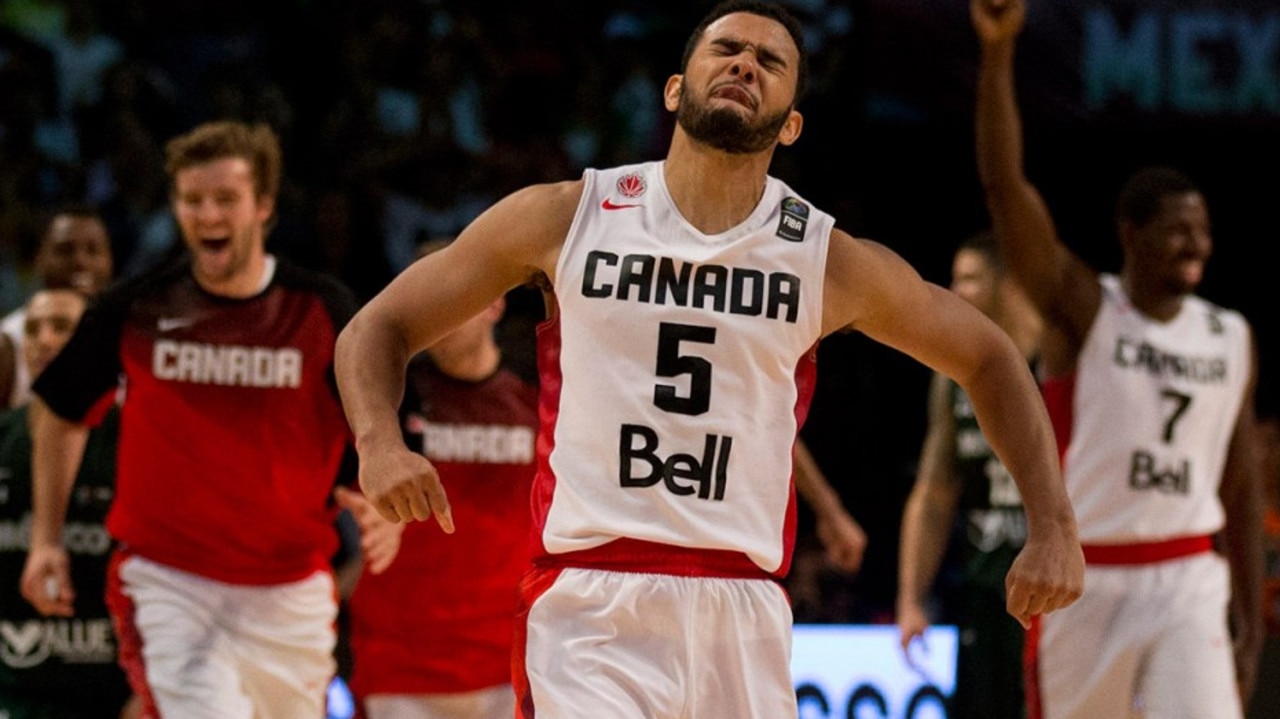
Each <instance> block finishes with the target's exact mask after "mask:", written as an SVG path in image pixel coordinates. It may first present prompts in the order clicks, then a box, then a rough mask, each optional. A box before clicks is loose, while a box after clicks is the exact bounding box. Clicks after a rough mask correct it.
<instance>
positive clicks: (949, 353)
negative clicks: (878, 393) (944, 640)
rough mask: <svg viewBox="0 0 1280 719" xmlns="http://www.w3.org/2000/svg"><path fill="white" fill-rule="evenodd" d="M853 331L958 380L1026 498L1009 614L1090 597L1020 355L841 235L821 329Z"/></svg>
mask: <svg viewBox="0 0 1280 719" xmlns="http://www.w3.org/2000/svg"><path fill="white" fill-rule="evenodd" d="M844 327H849V328H852V329H855V330H858V331H860V332H862V333H864V334H866V335H867V336H868V337H870V338H871V339H873V340H876V341H877V342H880V343H882V344H885V345H887V346H889V347H892V348H894V349H896V350H898V351H899V352H903V353H905V354H906V355H908V356H909V357H912V358H914V359H915V360H916V361H918V362H922V363H923V364H925V365H926V366H928V367H930V368H931V369H933V370H935V371H937V372H940V373H942V374H944V375H946V376H947V377H950V378H951V379H953V380H955V381H956V383H957V384H959V385H960V387H961V388H962V389H964V391H965V394H967V395H968V396H969V399H970V401H971V402H972V405H973V409H974V414H975V416H976V418H977V420H978V424H979V426H980V427H981V429H982V432H983V434H984V435H986V437H987V439H988V441H989V443H990V445H991V448H992V450H993V451H995V453H996V456H997V457H998V458H999V459H1000V461H1001V463H1003V464H1004V466H1005V467H1006V468H1007V469H1008V470H1009V473H1010V474H1011V475H1012V476H1013V478H1014V482H1015V483H1016V484H1017V486H1018V491H1019V492H1020V493H1021V495H1022V499H1023V506H1024V508H1025V511H1026V516H1027V530H1028V534H1027V541H1026V544H1025V545H1024V546H1023V548H1022V551H1021V552H1019V554H1018V557H1017V558H1016V559H1015V560H1014V563H1013V567H1012V568H1011V569H1010V570H1009V574H1008V578H1007V580H1006V590H1007V597H1006V603H1007V606H1008V610H1009V613H1010V614H1012V615H1013V616H1014V617H1015V618H1017V619H1018V620H1019V621H1020V622H1021V623H1022V624H1023V625H1024V626H1026V625H1028V624H1029V623H1030V619H1031V617H1032V616H1034V615H1037V614H1043V613H1045V612H1050V611H1053V610H1055V609H1059V608H1061V607H1065V606H1067V605H1068V604H1071V603H1072V602H1074V601H1075V600H1076V599H1078V598H1079V597H1080V594H1081V593H1082V592H1083V591H1084V554H1083V552H1082V551H1081V549H1080V542H1079V538H1078V534H1077V530H1076V519H1075V512H1074V510H1073V509H1072V507H1071V502H1070V500H1069V499H1068V498H1067V492H1066V487H1065V486H1064V484H1063V481H1062V472H1061V469H1060V467H1059V466H1058V450H1057V442H1056V440H1055V438H1054V434H1053V429H1052V426H1051V424H1050V422H1049V413H1048V410H1047V409H1046V408H1045V406H1044V400H1043V399H1042V398H1041V396H1040V391H1039V389H1038V388H1037V387H1036V383H1035V378H1034V377H1033V376H1032V375H1031V370H1030V368H1029V367H1028V366H1027V362H1026V359H1025V358H1024V357H1023V356H1022V352H1021V351H1020V350H1018V348H1017V347H1016V346H1015V345H1014V344H1013V341H1012V340H1011V339H1010V338H1009V336H1008V335H1007V334H1005V333H1004V331H1003V330H1001V329H1000V328H999V326H997V325H996V324H995V322H993V321H992V320H991V319H989V318H988V317H987V316H986V315H984V314H982V312H980V311H979V310H978V309H976V308H975V307H974V306H973V305H971V304H969V303H968V302H966V301H964V300H963V299H961V298H960V297H959V296H958V295H956V294H955V293H953V292H949V291H948V290H946V289H945V288H943V287H940V286H938V285H936V284H934V283H930V282H926V281H925V280H924V279H923V278H921V277H920V275H919V274H918V273H917V272H916V271H915V270H914V269H913V268H912V267H911V266H910V265H909V264H907V262H906V261H905V260H903V259H902V258H901V257H900V256H898V255H897V254H896V253H894V252H893V251H891V250H889V249H888V248H887V247H884V246H883V245H879V244H877V243H875V242H871V241H868V240H859V239H855V238H853V237H850V236H849V235H848V234H846V233H844V232H841V231H839V230H835V231H833V232H832V236H831V245H830V249H829V251H828V255H827V267H826V274H825V283H824V293H823V329H824V331H827V332H832V331H836V330H838V329H841V328H844Z"/></svg>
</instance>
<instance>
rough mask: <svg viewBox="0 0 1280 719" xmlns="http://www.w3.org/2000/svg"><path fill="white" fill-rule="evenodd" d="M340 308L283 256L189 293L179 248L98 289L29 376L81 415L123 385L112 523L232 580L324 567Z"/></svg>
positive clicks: (132, 544)
mask: <svg viewBox="0 0 1280 719" xmlns="http://www.w3.org/2000/svg"><path fill="white" fill-rule="evenodd" d="M355 307H356V302H355V298H354V296H353V295H352V294H351V293H350V292H349V291H348V290H347V289H346V288H344V287H342V286H341V285H340V284H338V283H337V282H336V281H334V280H332V279H330V278H327V277H324V276H320V275H316V274H312V273H310V272H307V271H304V270H301V269H299V268H296V267H293V266H291V265H288V264H287V263H285V262H283V261H281V262H279V263H278V264H277V266H276V268H275V272H274V275H273V277H272V279H271V281H270V283H269V284H268V285H267V287H266V288H265V289H264V290H263V291H262V292H261V293H259V294H258V295H256V296H254V297H250V298H247V299H229V298H226V297H219V296H215V295H211V294H209V293H207V292H205V291H204V290H202V289H201V288H200V287H199V285H198V284H196V282H195V280H194V278H193V277H192V275H191V271H190V267H189V264H188V263H187V262H186V261H185V260H184V261H181V262H178V263H175V264H172V265H169V266H166V267H163V268H160V269H157V270H155V271H153V272H152V273H149V274H146V275H143V276H141V277H139V278H136V279H133V280H129V281H127V282H126V283H124V284H122V285H119V286H116V287H113V288H112V289H110V290H108V291H107V292H106V293H104V294H103V295H101V296H100V297H99V298H98V299H97V300H96V301H95V302H94V303H93V304H92V306H91V307H90V308H89V309H88V310H87V311H86V312H85V315H84V317H83V318H82V320H81V322H80V324H79V326H78V327H77V329H76V332H75V334H74V335H73V336H72V338H71V340H70V342H68V344H67V346H66V347H65V348H64V349H63V351H62V352H60V353H59V355H58V357H57V359H56V360H55V361H54V362H53V363H52V364H50V365H49V367H48V368H47V369H46V370H45V371H44V372H43V373H42V374H41V376H40V378H39V379H38V381H37V382H36V383H35V385H34V388H33V389H34V390H35V392H36V393H37V394H39V395H40V397H41V398H43V399H44V401H45V402H47V403H48V404H49V406H50V407H51V408H52V409H53V410H54V411H55V412H57V413H58V414H59V415H61V416H63V417H65V418H68V419H72V420H76V421H85V422H89V423H93V422H94V421H96V419H97V411H98V408H99V407H102V406H105V405H106V404H107V402H106V400H109V399H111V398H113V397H114V396H115V395H116V394H117V392H118V389H119V388H120V387H123V402H122V405H121V411H120V441H119V450H118V461H117V467H118V469H117V489H116V498H115V502H114V503H113V505H112V507H111V512H110V514H109V515H108V517H107V529H108V530H109V531H110V532H111V534H112V536H114V537H115V538H116V539H118V540H119V541H120V542H122V543H124V544H125V545H127V546H128V547H129V548H130V549H131V550H132V551H133V552H135V553H137V554H139V555H141V556H144V557H147V558H148V559H151V560H153V561H156V562H159V563H162V564H165V565H168V566H170V567H174V568H177V569H181V570H184V571H188V572H192V573H195V574H199V575H202V576H206V577H209V578H212V579H216V580H219V581H224V582H230V583H234V584H252V585H263V584H276V583H283V582H288V581H294V580H297V579H301V578H302V577H305V576H307V575H308V574H310V573H312V572H314V571H316V570H317V569H322V568H325V567H328V566H329V559H330V557H331V556H332V554H333V553H334V551H335V550H336V548H337V544H338V540H337V534H336V532H335V529H334V525H333V519H334V508H333V505H332V503H331V501H330V495H331V491H332V489H333V486H334V483H335V481H337V480H338V479H339V471H340V467H341V466H342V460H343V456H344V453H345V452H348V451H349V448H350V442H349V430H348V428H347V425H346V421H345V418H344V416H343V413H342V409H341V405H340V403H339V400H338V394H337V389H336V385H335V383H334V379H333V347H334V341H335V339H336V338H337V333H338V331H339V330H340V328H341V327H342V326H343V325H344V324H345V323H346V321H347V320H348V319H349V318H350V317H351V315H352V314H353V313H354V310H355Z"/></svg>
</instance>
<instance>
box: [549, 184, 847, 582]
mask: <svg viewBox="0 0 1280 719" xmlns="http://www.w3.org/2000/svg"><path fill="white" fill-rule="evenodd" d="M832 225H833V221H832V219H831V217H830V216H828V215H826V214H824V213H822V212H820V211H818V210H816V209H814V208H813V207H812V206H811V205H809V204H808V203H806V202H805V201H803V200H802V199H800V198H799V197H798V196H797V195H795V194H794V193H793V192H792V191H791V190H790V189H789V188H788V187H787V186H786V185H785V184H783V183H782V182H780V181H778V180H776V179H774V178H769V179H768V181H767V183H766V185H765V190H764V194H763V197H761V199H760V203H759V205H757V207H756V209H755V210H754V211H753V212H752V213H751V216H750V217H748V218H747V219H746V220H745V221H744V222H742V224H740V225H738V226H737V227H734V228H733V229H730V230H728V231H726V232H723V233H720V234H716V235H706V234H703V233H701V232H699V231H698V230H697V229H695V228H694V227H693V226H692V225H690V224H689V223H688V222H687V221H685V220H684V219H683V217H682V216H681V215H680V213H679V211H678V210H677V209H676V207H675V204H674V202H673V201H672V199H671V196H670V194H669V193H668V191H667V187H666V184H665V181H664V179H663V163H661V162H651V163H646V164H638V165H631V166H625V167H618V168H613V169H607V170H587V171H586V172H585V173H584V187H583V194H582V200H581V203H580V204H579V206H578V210H577V214H576V216H575V218H574V221H573V225H572V227H571V228H570V231H569V234H568V236H567V237H566V239H565V243H564V247H563V249H562V250H561V253H560V258H559V262H558V263H557V266H556V279H555V295H556V301H557V303H558V311H556V312H555V313H553V316H552V317H551V319H549V321H548V322H547V323H545V324H544V325H543V326H542V327H541V328H539V338H538V341H539V367H540V372H541V377H542V399H541V405H542V409H541V413H542V424H543V427H542V434H541V436H540V441H539V454H540V457H539V471H538V476H537V479H536V480H535V487H534V494H533V496H534V500H533V501H534V510H535V523H536V525H538V526H539V527H540V529H541V535H540V538H541V543H542V547H541V549H542V551H543V552H545V553H546V554H548V555H557V554H563V553H566V552H575V551H581V550H588V549H593V548H597V547H602V545H605V544H606V543H608V542H610V541H611V540H614V539H619V538H630V539H635V540H641V541H643V542H650V543H656V544H657V545H662V546H668V547H680V548H684V549H693V550H703V549H709V550H727V551H729V552H733V553H741V555H745V557H746V558H749V559H750V561H751V562H752V563H754V565H755V566H757V567H759V568H760V569H762V570H764V571H765V572H770V573H772V572H777V571H778V570H779V569H780V568H783V567H784V566H785V565H784V562H788V563H789V560H790V552H791V547H792V539H793V536H792V535H793V533H794V511H795V510H794V492H793V490H792V483H791V471H792V460H791V457H792V448H793V445H794V443H795V439H796V435H797V431H798V429H799V427H800V425H801V424H802V423H803V421H804V415H805V413H806V412H807V411H808V405H809V399H810V397H811V395H812V389H813V380H814V377H815V369H816V368H815V361H816V351H817V343H818V340H819V339H820V336H821V327H822V291H823V278H824V271H825V265H826V258H827V244H828V240H829V236H830V232H831V228H832ZM614 546H615V547H616V546H619V545H614ZM624 546H625V545H624ZM748 566H749V564H748Z"/></svg>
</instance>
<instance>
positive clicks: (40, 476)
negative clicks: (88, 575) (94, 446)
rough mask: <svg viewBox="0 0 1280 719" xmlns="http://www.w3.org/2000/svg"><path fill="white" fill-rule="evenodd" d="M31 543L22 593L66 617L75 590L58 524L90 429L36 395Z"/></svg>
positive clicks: (64, 515)
mask: <svg viewBox="0 0 1280 719" xmlns="http://www.w3.org/2000/svg"><path fill="white" fill-rule="evenodd" d="M29 412H30V422H31V445H32V447H31V485H32V486H31V546H30V549H29V551H28V552H27V561H26V565H25V566H24V567H23V570H22V579H21V586H20V590H21V592H22V596H23V597H24V598H26V600H27V601H28V602H31V605H32V606H34V607H35V608H36V610H37V611H39V612H40V613H41V614H44V615H46V616H58V617H69V616H71V615H72V614H73V613H74V610H73V603H74V601H75V589H74V587H73V586H72V584H71V563H70V559H69V557H68V555H67V551H66V549H65V548H63V546H62V528H63V525H64V524H65V523H66V518H67V504H68V501H69V500H70V497H71V488H72V487H73V486H74V485H75V481H76V472H77V471H78V469H79V467H80V460H81V458H82V457H83V456H84V448H85V444H86V443H87V442H88V440H89V428H88V426H86V425H83V424H80V423H78V422H73V421H70V420H67V419H63V418H62V417H59V416H58V415H57V414H56V413H54V412H53V410H51V409H49V407H48V405H46V404H45V403H44V401H43V400H41V399H40V398H39V397H35V398H33V399H32V401H31V405H30V409H29Z"/></svg>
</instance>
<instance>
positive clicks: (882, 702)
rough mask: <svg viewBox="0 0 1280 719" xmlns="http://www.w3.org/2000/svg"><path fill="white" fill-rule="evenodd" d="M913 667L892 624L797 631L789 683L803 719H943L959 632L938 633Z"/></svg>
mask: <svg viewBox="0 0 1280 719" xmlns="http://www.w3.org/2000/svg"><path fill="white" fill-rule="evenodd" d="M924 644H925V646H926V647H928V651H927V652H925V651H921V650H920V649H919V643H917V645H916V646H915V647H913V650H912V659H913V661H914V664H915V666H914V667H913V666H911V665H908V664H907V661H906V659H905V658H904V657H903V656H902V650H901V649H900V648H899V646H898V628H897V626H895V625H892V624H875V625H851V624H797V625H796V626H795V627H794V641H793V645H792V652H791V675H792V681H794V682H795V685H796V697H797V699H798V700H799V704H800V719H828V718H831V719H835V718H839V719H845V717H854V718H861V717H875V719H881V718H882V717H893V719H944V718H945V717H946V709H945V707H944V706H943V701H944V700H945V698H946V697H948V696H950V695H951V692H952V691H954V690H955V674H956V648H957V644H958V632H957V631H956V628H955V627H954V626H934V627H930V629H929V631H928V632H926V633H925V638H924Z"/></svg>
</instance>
